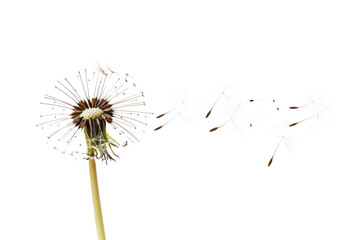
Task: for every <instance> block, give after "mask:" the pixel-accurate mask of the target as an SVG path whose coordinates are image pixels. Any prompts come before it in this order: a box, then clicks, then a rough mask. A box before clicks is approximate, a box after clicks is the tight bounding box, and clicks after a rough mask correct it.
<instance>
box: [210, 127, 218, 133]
mask: <svg viewBox="0 0 360 240" xmlns="http://www.w3.org/2000/svg"><path fill="white" fill-rule="evenodd" d="M218 128H219V127H214V128H212V129H210V130H209V132H213V131H216V130H218Z"/></svg>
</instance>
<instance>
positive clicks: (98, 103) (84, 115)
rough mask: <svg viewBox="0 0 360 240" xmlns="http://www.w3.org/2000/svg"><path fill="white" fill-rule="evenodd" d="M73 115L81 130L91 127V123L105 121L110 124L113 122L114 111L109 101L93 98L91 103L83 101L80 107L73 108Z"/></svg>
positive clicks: (76, 124) (79, 104)
mask: <svg viewBox="0 0 360 240" xmlns="http://www.w3.org/2000/svg"><path fill="white" fill-rule="evenodd" d="M73 107H74V109H73V112H72V114H71V116H72V118H73V123H74V124H75V126H77V127H79V128H84V127H85V126H86V125H89V121H91V120H96V119H99V120H100V119H103V120H105V121H107V122H108V123H111V122H112V116H113V109H112V108H111V107H112V105H111V104H109V101H108V100H105V99H97V98H93V99H92V100H91V101H86V100H82V101H79V102H78V106H73Z"/></svg>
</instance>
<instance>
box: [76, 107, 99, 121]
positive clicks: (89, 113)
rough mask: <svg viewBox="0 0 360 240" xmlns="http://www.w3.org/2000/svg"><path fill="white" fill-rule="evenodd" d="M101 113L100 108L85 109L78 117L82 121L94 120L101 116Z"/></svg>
mask: <svg viewBox="0 0 360 240" xmlns="http://www.w3.org/2000/svg"><path fill="white" fill-rule="evenodd" d="M101 113H102V110H101V109H100V108H87V109H85V110H84V111H83V112H82V113H81V114H80V117H81V118H83V119H84V120H89V119H96V118H98V117H100V116H101Z"/></svg>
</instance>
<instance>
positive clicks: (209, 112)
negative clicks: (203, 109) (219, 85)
mask: <svg viewBox="0 0 360 240" xmlns="http://www.w3.org/2000/svg"><path fill="white" fill-rule="evenodd" d="M222 96H224V92H222V93H221V95H220V96H219V98H218V99H217V100H216V101H215V103H214V104H213V106H212V107H211V108H210V110H209V111H208V113H207V114H206V116H205V118H208V117H209V116H210V114H211V112H212V110H213V109H214V107H215V105H216V103H217V102H218V101H219V100H220V98H221V97H222Z"/></svg>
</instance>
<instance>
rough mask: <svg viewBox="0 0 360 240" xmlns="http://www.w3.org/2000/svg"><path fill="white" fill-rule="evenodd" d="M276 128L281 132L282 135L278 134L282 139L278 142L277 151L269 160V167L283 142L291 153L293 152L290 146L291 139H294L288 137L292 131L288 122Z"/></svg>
mask: <svg viewBox="0 0 360 240" xmlns="http://www.w3.org/2000/svg"><path fill="white" fill-rule="evenodd" d="M279 127H280V128H279ZM274 128H275V130H276V131H277V132H278V133H279V134H280V136H278V137H280V141H279V143H278V144H277V146H276V148H275V151H274V153H273V155H272V156H271V158H270V160H269V163H268V167H270V165H271V163H272V162H273V160H274V157H275V154H276V153H277V151H278V149H279V147H280V145H281V143H283V144H284V145H285V146H286V148H287V149H288V151H289V152H290V153H291V152H292V151H291V147H290V140H292V139H291V138H290V137H288V135H290V132H289V131H288V128H287V124H281V125H278V126H274Z"/></svg>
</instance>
